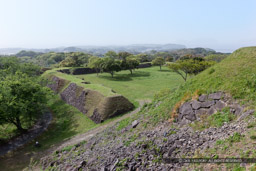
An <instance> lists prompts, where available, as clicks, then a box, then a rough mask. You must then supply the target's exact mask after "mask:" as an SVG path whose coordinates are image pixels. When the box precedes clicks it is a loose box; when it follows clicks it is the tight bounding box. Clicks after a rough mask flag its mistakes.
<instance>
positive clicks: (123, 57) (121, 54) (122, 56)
mask: <svg viewBox="0 0 256 171" xmlns="http://www.w3.org/2000/svg"><path fill="white" fill-rule="evenodd" d="M130 55H132V54H130V53H129V52H119V53H118V58H119V59H121V60H123V61H125V60H126V58H127V57H128V56H130Z"/></svg>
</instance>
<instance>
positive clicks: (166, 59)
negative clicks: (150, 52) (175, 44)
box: [165, 56, 173, 62]
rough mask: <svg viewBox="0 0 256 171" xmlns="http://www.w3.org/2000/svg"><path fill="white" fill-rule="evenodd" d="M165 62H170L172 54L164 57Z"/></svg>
mask: <svg viewBox="0 0 256 171" xmlns="http://www.w3.org/2000/svg"><path fill="white" fill-rule="evenodd" d="M165 61H166V62H172V61H173V57H172V56H168V57H167V58H165Z"/></svg>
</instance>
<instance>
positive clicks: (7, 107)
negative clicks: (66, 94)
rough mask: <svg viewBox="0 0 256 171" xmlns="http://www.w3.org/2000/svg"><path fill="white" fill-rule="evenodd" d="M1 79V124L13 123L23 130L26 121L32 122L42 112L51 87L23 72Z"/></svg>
mask: <svg viewBox="0 0 256 171" xmlns="http://www.w3.org/2000/svg"><path fill="white" fill-rule="evenodd" d="M1 79H2V80H1V82H0V124H4V123H10V124H13V125H15V126H16V127H17V129H18V130H19V131H20V132H22V131H24V127H23V125H24V124H25V123H31V122H32V121H33V120H35V119H36V118H38V116H39V115H40V114H41V113H42V112H41V111H42V109H43V107H44V104H46V102H47V100H46V96H47V92H48V90H49V89H48V88H46V87H42V86H41V85H40V84H39V80H38V79H37V78H36V77H29V76H28V75H27V74H24V73H21V72H16V73H15V74H10V75H7V76H6V77H2V78H1Z"/></svg>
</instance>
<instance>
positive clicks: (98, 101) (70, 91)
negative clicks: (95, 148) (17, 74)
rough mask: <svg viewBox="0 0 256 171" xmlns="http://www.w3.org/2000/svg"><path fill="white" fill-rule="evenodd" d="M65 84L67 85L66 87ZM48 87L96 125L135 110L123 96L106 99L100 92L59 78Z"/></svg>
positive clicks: (53, 80) (53, 79)
mask: <svg viewBox="0 0 256 171" xmlns="http://www.w3.org/2000/svg"><path fill="white" fill-rule="evenodd" d="M64 83H67V84H66V85H64ZM67 85H68V86H67ZM48 87H50V88H51V89H52V90H53V91H55V92H56V93H59V94H60V96H61V99H62V100H63V101H65V102H66V103H67V104H70V105H72V106H74V107H76V108H77V109H78V110H79V111H81V112H82V113H84V114H86V115H87V116H88V117H89V118H91V120H93V121H94V122H95V123H101V122H102V121H104V120H106V119H107V118H110V117H113V116H116V115H119V114H123V113H125V112H128V111H130V110H132V109H133V108H134V105H133V104H132V103H131V102H130V101H129V100H128V99H126V98H125V97H124V96H122V95H113V96H110V97H106V96H104V95H103V94H101V93H100V92H98V91H94V90H90V89H85V88H83V87H80V86H77V84H75V83H69V82H67V81H66V80H63V79H60V78H58V77H53V78H52V81H51V83H50V84H48ZM62 89H64V90H62ZM61 90H62V91H61Z"/></svg>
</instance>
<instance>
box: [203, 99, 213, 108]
mask: <svg viewBox="0 0 256 171" xmlns="http://www.w3.org/2000/svg"><path fill="white" fill-rule="evenodd" d="M214 104H215V102H214V100H212V101H206V102H203V103H202V105H201V107H203V108H210V107H211V106H213V105H214Z"/></svg>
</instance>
